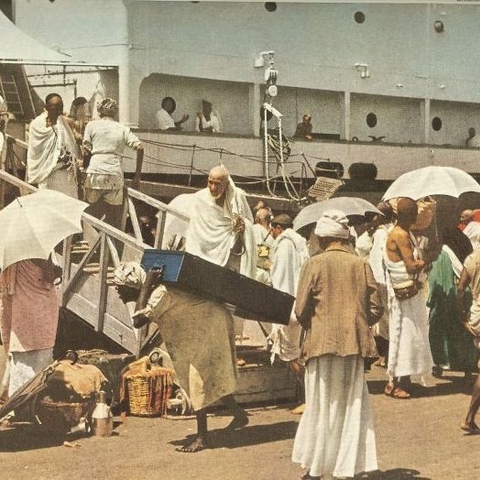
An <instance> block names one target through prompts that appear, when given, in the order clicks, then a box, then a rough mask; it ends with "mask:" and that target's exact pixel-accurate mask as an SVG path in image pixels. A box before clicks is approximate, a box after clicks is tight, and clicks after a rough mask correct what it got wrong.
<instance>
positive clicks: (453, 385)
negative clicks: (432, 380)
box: [367, 375, 475, 398]
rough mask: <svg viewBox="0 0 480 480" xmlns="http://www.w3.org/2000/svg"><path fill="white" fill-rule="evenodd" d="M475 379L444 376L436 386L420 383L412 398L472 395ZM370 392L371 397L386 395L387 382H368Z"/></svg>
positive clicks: (416, 384)
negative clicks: (425, 385) (426, 385)
mask: <svg viewBox="0 0 480 480" xmlns="http://www.w3.org/2000/svg"><path fill="white" fill-rule="evenodd" d="M474 381H475V379H471V378H460V377H448V376H445V375H444V376H443V377H442V382H441V383H437V384H436V385H432V386H428V387H424V386H422V385H420V384H418V383H414V384H413V385H412V389H411V392H410V393H411V394H412V398H420V397H440V396H441V397H443V396H447V395H457V394H464V395H471V393H472V387H473V382H474ZM367 384H368V392H369V393H370V394H371V395H380V394H384V390H385V386H386V385H387V381H386V380H368V382H367Z"/></svg>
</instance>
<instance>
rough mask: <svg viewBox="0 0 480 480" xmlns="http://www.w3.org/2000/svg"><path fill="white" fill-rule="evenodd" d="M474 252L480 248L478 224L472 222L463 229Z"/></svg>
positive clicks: (479, 223) (479, 226) (479, 227)
mask: <svg viewBox="0 0 480 480" xmlns="http://www.w3.org/2000/svg"><path fill="white" fill-rule="evenodd" d="M463 233H464V234H465V235H466V236H467V237H468V239H469V240H470V243H471V244H472V247H473V249H474V250H476V249H477V248H478V247H479V246H480V222H475V221H472V222H470V223H468V224H467V226H466V227H465V228H464V229H463Z"/></svg>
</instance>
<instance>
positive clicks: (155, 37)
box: [15, 0, 480, 146]
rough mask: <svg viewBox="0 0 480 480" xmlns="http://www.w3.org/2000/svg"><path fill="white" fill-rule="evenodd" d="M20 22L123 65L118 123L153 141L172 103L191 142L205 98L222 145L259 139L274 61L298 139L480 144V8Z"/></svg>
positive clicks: (80, 10)
mask: <svg viewBox="0 0 480 480" xmlns="http://www.w3.org/2000/svg"><path fill="white" fill-rule="evenodd" d="M358 12H361V13H363V14H364V16H365V20H364V22H363V23H358V22H357V21H356V20H355V14H356V13H358ZM15 14H16V15H15V17H16V23H17V25H18V26H19V27H20V28H21V29H23V30H25V31H26V32H28V33H29V34H31V35H33V36H34V37H37V38H38V39H39V40H41V41H42V42H44V43H45V44H47V45H49V46H54V47H55V46H56V47H58V48H60V50H62V51H66V52H69V53H71V54H73V55H75V56H76V57H77V58H82V59H84V60H87V61H89V62H94V61H98V62H104V63H112V62H113V63H116V64H118V65H119V96H120V105H121V113H120V119H121V120H122V121H123V122H125V123H129V124H132V125H140V126H142V127H143V128H155V126H156V125H155V122H154V114H155V111H156V110H157V109H158V108H159V106H160V102H161V98H162V97H163V96H164V95H172V96H174V97H175V98H176V100H177V104H178V111H177V112H176V114H177V115H181V114H183V113H190V115H191V120H190V121H189V123H187V124H186V125H185V130H186V131H192V130H193V117H194V115H195V112H197V111H198V109H199V106H200V102H201V100H202V98H205V97H207V99H208V100H210V101H212V102H213V103H214V104H215V106H216V108H217V109H218V110H219V112H220V114H221V117H222V121H223V124H224V132H227V133H232V134H235V133H240V134H258V128H257V127H258V107H259V105H260V103H261V102H262V99H263V83H264V77H263V75H264V69H263V68H255V67H254V60H255V59H256V58H258V57H259V55H260V52H262V51H268V50H274V51H275V66H276V68H277V69H278V71H279V80H278V86H279V96H278V97H277V98H276V99H275V101H274V105H275V106H277V107H278V108H279V110H280V111H281V112H282V113H283V114H284V115H285V117H284V125H285V133H286V134H287V135H291V134H292V133H293V131H294V127H295V125H296V123H297V122H298V121H299V120H300V118H301V116H302V114H303V113H304V112H305V111H310V112H311V113H312V114H313V117H314V118H313V123H314V131H316V132H323V133H330V134H339V135H341V137H342V138H344V139H349V140H351V139H352V137H357V138H358V139H359V140H369V139H370V135H373V136H376V137H379V136H384V137H385V139H384V141H388V142H398V143H406V144H408V143H410V142H411V143H414V144H423V143H430V144H434V145H457V146H461V145H463V144H464V142H465V138H466V135H467V130H468V128H469V127H475V128H476V129H477V130H478V131H480V115H479V114H480V111H479V110H480V107H479V105H480V88H479V86H478V78H480V49H478V48H477V45H478V44H479V43H480V5H464V4H462V5H458V4H452V5H448V4H438V5H436V4H427V3H423V4H377V3H371V4H347V3H345V4H341V3H330V4H329V3H318V4H315V3H313V4H312V3H310V4H299V3H295V4H294V3H291V4H286V3H278V4H277V10H276V11H274V12H268V11H267V10H266V9H265V6H264V3H262V2H258V3H241V2H235V3H220V2H196V3H194V2H163V1H139V0H138V1H136V0H124V1H120V0H103V1H102V2H99V1H95V0H82V1H81V2H80V1H78V0H62V1H55V2H50V1H49V0H17V1H16V2H15ZM40 15H41V16H42V18H48V21H45V22H39V21H38V18H39V16H40ZM437 21H441V22H443V25H444V30H443V31H442V32H437V31H436V30H435V29H434V23H435V22H437ZM356 64H365V65H367V67H365V68H366V70H365V71H367V72H368V75H364V77H362V71H364V70H363V69H362V68H356V67H355V65H356ZM266 65H268V57H266ZM82 94H83V93H82ZM346 105H347V106H348V109H347V110H348V111H346ZM368 113H375V114H376V116H377V119H378V121H377V125H376V126H375V127H374V128H370V127H368V126H367V125H366V121H365V119H366V115H367V114H368ZM425 115H427V116H428V117H427V118H425ZM436 116H438V117H439V118H440V119H441V121H442V129H441V130H440V131H438V132H437V131H435V130H433V128H432V127H431V121H432V119H433V118H434V117H436ZM346 124H347V125H346Z"/></svg>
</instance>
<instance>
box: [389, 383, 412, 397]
mask: <svg viewBox="0 0 480 480" xmlns="http://www.w3.org/2000/svg"><path fill="white" fill-rule="evenodd" d="M384 393H385V395H387V396H388V397H392V398H400V399H406V398H410V394H409V393H408V392H406V391H405V390H403V389H402V388H400V387H395V386H394V385H392V384H390V383H389V384H387V386H386V387H385V390H384Z"/></svg>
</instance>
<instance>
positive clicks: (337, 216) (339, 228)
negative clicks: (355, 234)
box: [315, 209, 350, 239]
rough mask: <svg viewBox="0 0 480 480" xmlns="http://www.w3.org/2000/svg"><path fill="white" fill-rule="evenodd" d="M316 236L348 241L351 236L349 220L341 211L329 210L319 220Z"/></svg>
mask: <svg viewBox="0 0 480 480" xmlns="http://www.w3.org/2000/svg"><path fill="white" fill-rule="evenodd" d="M315 234H316V235H318V236H319V237H332V238H344V239H348V238H349V236H350V230H349V228H348V218H347V217H346V216H345V214H344V213H343V212H342V211H340V210H333V209H332V210H327V211H325V212H324V213H323V215H322V216H321V217H320V218H319V219H318V221H317V225H316V227H315Z"/></svg>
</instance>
